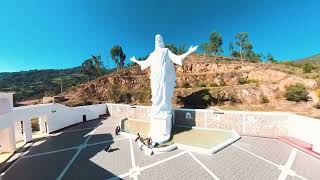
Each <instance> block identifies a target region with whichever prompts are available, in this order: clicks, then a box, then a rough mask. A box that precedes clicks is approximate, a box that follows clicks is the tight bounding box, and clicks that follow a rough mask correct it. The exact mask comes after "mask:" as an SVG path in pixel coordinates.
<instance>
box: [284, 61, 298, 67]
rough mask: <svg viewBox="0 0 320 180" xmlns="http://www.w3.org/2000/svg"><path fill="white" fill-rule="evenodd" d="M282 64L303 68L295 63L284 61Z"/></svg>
mask: <svg viewBox="0 0 320 180" xmlns="http://www.w3.org/2000/svg"><path fill="white" fill-rule="evenodd" d="M281 64H284V65H286V66H292V67H301V64H298V63H295V62H293V61H283V62H281Z"/></svg>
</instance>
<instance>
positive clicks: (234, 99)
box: [228, 92, 238, 103]
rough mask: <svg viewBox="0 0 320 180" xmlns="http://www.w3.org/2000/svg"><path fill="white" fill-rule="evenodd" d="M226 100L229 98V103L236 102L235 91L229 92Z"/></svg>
mask: <svg viewBox="0 0 320 180" xmlns="http://www.w3.org/2000/svg"><path fill="white" fill-rule="evenodd" d="M228 100H229V101H230V102H231V103H236V102H238V99H237V93H236V92H231V93H229V95H228Z"/></svg>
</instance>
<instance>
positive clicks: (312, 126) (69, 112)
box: [0, 103, 320, 145]
mask: <svg viewBox="0 0 320 180" xmlns="http://www.w3.org/2000/svg"><path fill="white" fill-rule="evenodd" d="M150 108H151V107H150V106H130V105H126V104H111V103H107V104H97V105H89V106H81V107H67V106H64V105H61V104H42V105H34V106H25V107H18V108H14V109H13V111H12V112H8V113H6V114H2V115H0V129H5V128H7V127H9V126H11V125H14V123H18V122H20V121H25V120H30V119H31V118H32V117H41V118H43V120H44V121H45V122H46V123H47V125H48V133H50V132H53V131H56V130H59V129H61V128H64V127H67V126H70V125H73V124H76V123H80V122H82V121H83V118H82V116H83V115H86V119H87V120H92V119H97V118H98V117H99V115H103V114H110V115H111V116H113V117H118V118H123V117H129V118H133V119H140V120H149V113H150ZM174 122H175V124H178V125H179V124H180V125H191V126H198V127H203V128H223V129H234V130H236V131H237V132H238V133H239V134H241V135H253V136H265V137H277V136H291V137H295V138H298V139H301V140H303V141H306V142H308V143H310V144H314V145H320V120H319V119H313V118H308V117H304V116H298V115H295V114H292V113H283V112H247V111H214V110H203V109H175V111H174ZM15 126H18V125H15ZM15 126H14V127H15ZM20 139H21V136H20V137H19V135H18V136H17V140H20Z"/></svg>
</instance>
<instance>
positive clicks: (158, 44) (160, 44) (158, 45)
mask: <svg viewBox="0 0 320 180" xmlns="http://www.w3.org/2000/svg"><path fill="white" fill-rule="evenodd" d="M158 48H164V42H163V38H162V36H161V35H160V34H157V35H156V37H155V49H158Z"/></svg>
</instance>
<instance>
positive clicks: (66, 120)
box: [0, 103, 107, 133]
mask: <svg viewBox="0 0 320 180" xmlns="http://www.w3.org/2000/svg"><path fill="white" fill-rule="evenodd" d="M106 111H107V106H106V104H97V105H90V106H81V107H68V106H64V105H62V104H56V103H55V104H41V105H32V106H24V107H18V108H14V109H13V111H11V112H9V113H6V114H3V115H0V129H3V128H6V127H8V126H10V125H12V124H13V123H15V122H20V121H24V120H30V119H31V118H32V117H43V116H44V115H46V120H45V121H46V122H47V125H48V133H50V132H53V131H56V130H59V129H61V128H64V127H67V126H70V125H73V124H76V123H79V122H82V120H83V119H82V116H83V115H86V119H87V120H93V119H97V118H99V115H103V114H106Z"/></svg>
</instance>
